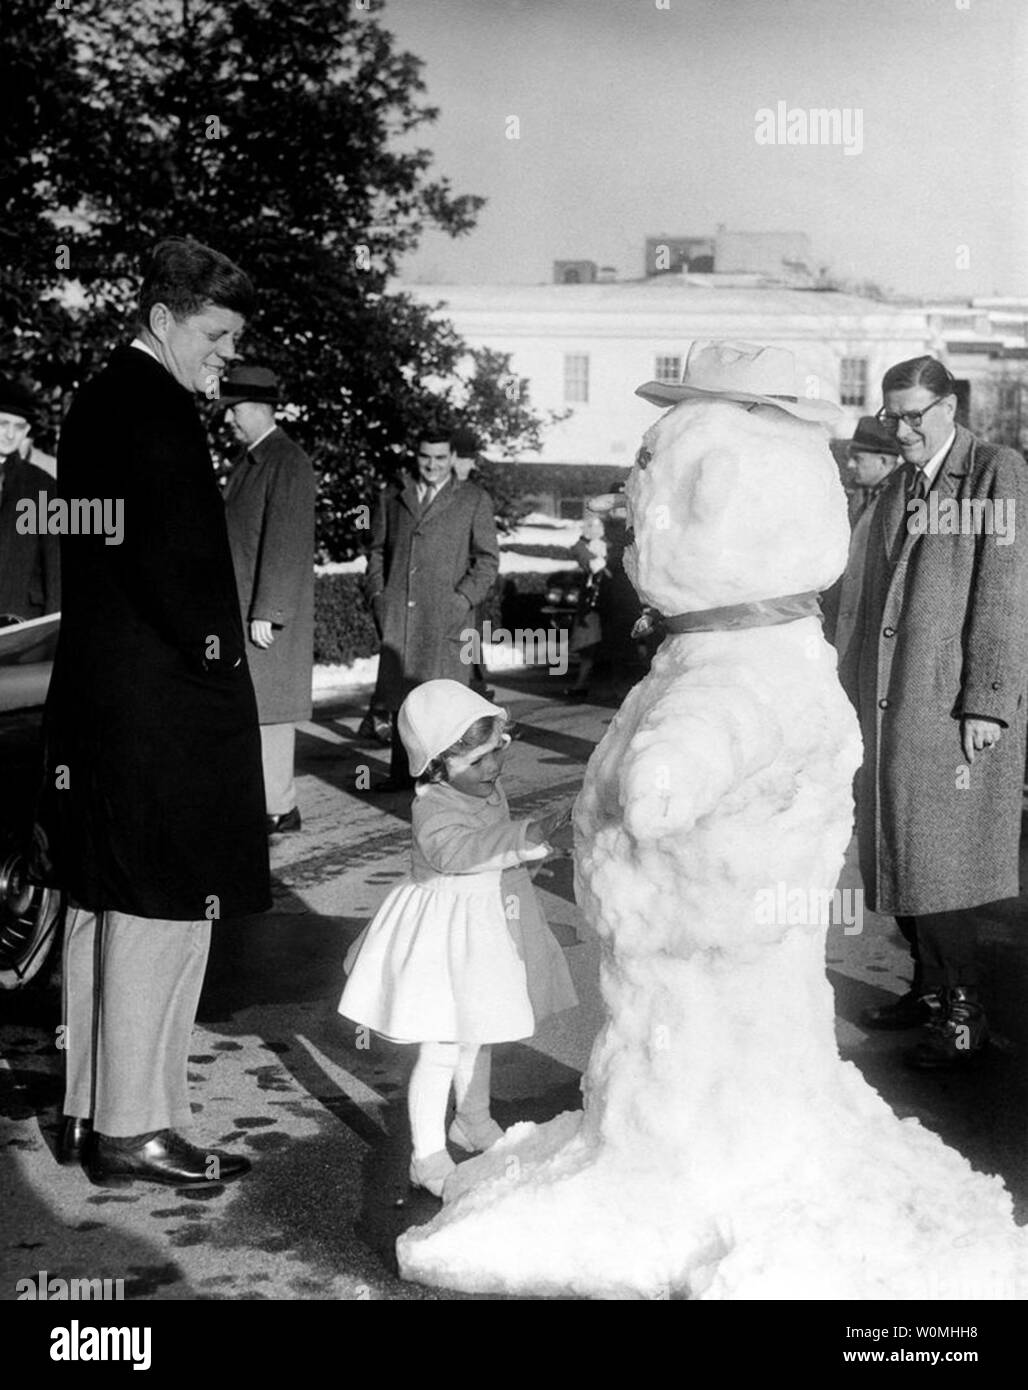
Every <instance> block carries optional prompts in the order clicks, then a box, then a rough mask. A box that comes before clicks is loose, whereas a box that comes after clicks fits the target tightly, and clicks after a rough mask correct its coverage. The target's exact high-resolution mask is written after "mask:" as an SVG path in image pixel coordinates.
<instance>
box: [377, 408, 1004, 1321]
mask: <svg viewBox="0 0 1028 1390" xmlns="http://www.w3.org/2000/svg"><path fill="white" fill-rule="evenodd" d="M646 442H647V445H648V446H649V447H650V453H651V457H650V459H649V461H648V463H647V464H646V465H645V467H642V468H638V467H637V469H636V470H635V472H634V473H633V475H632V478H631V480H630V482H629V486H628V497H629V503H630V507H631V513H632V521H633V524H634V528H635V537H636V540H635V545H634V546H633V548H632V549H631V550H630V551H629V552H628V555H627V565H628V568H629V573H630V575H631V577H632V580H633V583H634V584H635V586H636V588H637V590H638V591H639V593H640V596H641V597H642V598H643V599H644V600H645V601H647V602H650V603H653V604H655V605H656V606H658V607H659V608H660V609H661V610H662V611H664V612H665V613H681V612H688V613H692V614H696V613H701V612H704V611H708V610H713V609H721V608H724V607H725V606H729V605H746V604H749V603H752V602H754V601H757V600H761V599H770V598H775V597H778V596H781V595H785V594H795V593H799V592H801V591H804V590H814V589H822V588H825V587H827V585H828V584H829V583H830V582H831V581H832V580H833V579H834V578H835V577H836V575H837V574H838V572H839V571H840V570H841V569H842V567H843V565H844V563H845V558H846V546H847V536H848V527H847V524H846V516H845V503H844V499H843V496H842V492H841V488H840V487H839V484H838V480H837V477H836V474H835V469H834V465H833V464H832V461H831V457H830V455H829V453H828V450H827V447H826V445H825V444H824V442H823V438H822V437H821V435H820V432H819V431H818V430H817V429H816V428H815V427H812V426H807V425H801V424H799V422H796V421H793V420H791V419H790V418H789V417H787V416H785V415H783V413H782V412H780V411H777V410H767V411H761V412H757V413H754V414H752V415H750V414H746V413H744V412H742V411H740V410H739V409H738V408H736V407H733V406H730V405H726V404H720V403H718V404H691V403H690V404H688V405H683V406H680V407H678V408H677V409H676V410H674V411H672V412H670V413H669V414H668V415H666V416H664V417H663V419H662V420H661V421H660V422H659V423H658V425H657V426H655V427H654V429H653V430H651V431H650V433H649V435H648V436H647V441H646ZM783 470H787V471H783ZM733 508H734V509H735V513H736V514H735V516H734V517H733V515H732V510H733ZM761 534H762V536H763V541H762V543H761V542H760V540H759V536H760V535H761ZM859 761H860V740H859V734H858V732H857V724H856V718H855V715H854V713H853V711H852V709H851V708H850V705H849V703H848V701H847V700H846V698H845V696H844V695H843V693H842V690H841V688H840V686H839V683H838V680H837V678H836V674H835V656H834V652H833V651H832V649H831V648H829V647H828V645H827V643H826V642H825V641H824V639H823V637H822V635H821V630H820V623H819V621H818V619H817V618H815V617H805V618H801V619H798V620H795V621H789V622H785V623H781V624H776V625H768V626H753V627H742V628H738V629H732V630H715V631H700V632H690V633H685V634H682V635H679V636H672V637H669V638H668V639H666V640H665V642H664V644H663V645H662V646H661V649H660V650H659V652H658V653H657V655H656V657H655V659H654V662H653V666H652V669H651V671H650V674H649V675H648V676H647V678H646V679H645V680H644V681H643V682H642V683H641V684H640V685H639V686H637V687H636V688H635V690H633V691H632V693H631V694H630V696H629V697H628V699H627V700H626V701H625V703H624V705H623V707H622V708H621V710H620V711H619V712H618V714H617V716H616V717H615V719H614V720H613V721H612V723H611V726H610V728H609V730H608V732H607V734H606V736H605V738H604V739H603V741H602V743H601V744H600V746H599V747H598V748H597V749H596V751H595V753H594V754H593V757H592V758H591V759H590V762H589V766H588V768H587V771H586V777H585V783H584V786H583V789H582V794H581V797H580V798H579V802H578V805H577V808H576V817H575V825H576V843H577V849H576V880H577V882H576V886H577V892H578V898H579V902H580V905H581V907H582V908H583V910H584V912H585V914H586V916H587V918H588V920H589V921H590V922H591V924H592V925H593V927H594V928H595V930H596V931H597V932H598V934H599V935H600V937H601V940H602V942H603V956H602V964H601V987H602V992H603V998H604V1003H605V1006H606V1012H607V1021H606V1023H605V1025H604V1027H603V1029H602V1031H601V1033H600V1035H599V1037H598V1038H597V1040H596V1043H595V1045H594V1048H593V1052H592V1056H591V1058H590V1062H589V1067H588V1071H587V1074H586V1077H585V1080H584V1091H585V1109H584V1111H583V1112H582V1113H577V1112H576V1113H572V1114H567V1115H563V1116H560V1117H559V1118H558V1119H556V1120H554V1121H552V1122H551V1123H550V1124H548V1125H542V1126H536V1125H518V1126H515V1127H514V1128H513V1129H512V1130H511V1131H509V1132H508V1134H507V1135H506V1136H505V1138H504V1139H503V1140H502V1141H501V1143H500V1144H498V1145H497V1146H496V1147H495V1148H494V1149H493V1150H491V1151H490V1152H489V1153H487V1154H485V1155H483V1156H482V1157H480V1158H478V1159H476V1160H473V1161H471V1162H469V1163H467V1164H464V1165H462V1166H461V1168H460V1169H459V1170H458V1174H457V1175H456V1177H455V1178H454V1179H453V1180H451V1184H450V1186H449V1187H448V1189H447V1205H446V1206H445V1208H444V1210H443V1212H442V1213H441V1214H440V1216H439V1217H438V1218H437V1219H436V1220H435V1221H434V1222H432V1223H431V1224H430V1225H429V1226H427V1227H420V1228H417V1229H416V1230H413V1231H410V1232H408V1233H407V1234H405V1235H404V1236H403V1237H401V1239H400V1242H399V1245H398V1252H399V1258H400V1266H401V1270H402V1272H403V1273H404V1275H405V1276H406V1277H408V1278H414V1279H419V1280H422V1281H423V1282H429V1283H434V1284H439V1285H442V1286H446V1287H454V1288H462V1289H470V1290H492V1291H505V1292H523V1293H534V1294H545V1293H551V1294H570V1295H573V1296H574V1295H583V1294H585V1295H592V1296H598V1297H662V1296H664V1297H667V1296H672V1295H674V1296H694V1297H695V1296H700V1297H708V1298H760V1297H765V1298H831V1297H836V1298H881V1297H888V1298H906V1297H910V1298H920V1297H986V1298H995V1297H1023V1296H1024V1295H1025V1293H1026V1292H1028V1282H1026V1276H1028V1264H1026V1242H1025V1240H1024V1239H1023V1237H1022V1236H1021V1235H1020V1233H1018V1232H1017V1230H1016V1228H1015V1227H1014V1225H1013V1222H1012V1219H1011V1215H1010V1199H1009V1197H1008V1195H1007V1194H1006V1192H1005V1190H1004V1189H1003V1187H1002V1184H1001V1183H1000V1182H999V1181H998V1179H994V1178H986V1177H982V1176H980V1175H978V1174H976V1173H974V1172H973V1171H972V1169H971V1168H970V1166H969V1165H968V1164H967V1162H966V1161H965V1160H964V1159H963V1158H962V1157H961V1156H960V1155H959V1154H957V1153H955V1152H954V1151H952V1150H949V1149H947V1148H946V1147H945V1146H944V1145H943V1144H942V1143H941V1141H940V1140H938V1139H937V1138H936V1137H935V1136H934V1135H932V1134H930V1133H928V1132H927V1131H925V1130H924V1129H922V1128H921V1126H920V1125H919V1124H918V1123H917V1122H916V1121H914V1120H907V1121H900V1120H898V1119H896V1117H895V1116H894V1115H893V1114H892V1112H891V1110H890V1109H889V1108H888V1106H886V1105H885V1103H884V1102H883V1101H882V1100H881V1099H880V1097H879V1096H878V1095H877V1093H876V1092H874V1091H873V1090H872V1089H871V1088H870V1087H868V1086H867V1085H866V1083H865V1082H864V1081H863V1079H862V1078H861V1076H860V1074H859V1073H858V1072H857V1070H856V1069H855V1068H854V1067H853V1066H852V1065H851V1064H848V1063H843V1062H842V1061H841V1060H840V1059H839V1056H838V1051H837V1048H836V1044H835V1036H834V1011H833V999H832V993H831V989H830V986H829V984H828V981H827V978H826V976H825V967H824V941H825V934H826V931H827V929H828V921H827V913H826V911H825V907H826V904H827V901H828V897H829V895H830V894H831V893H832V890H833V889H834V888H835V885H836V881H837V879H838V876H839V872H840V869H841V867H842V862H843V858H844V854H845V849H846V845H847V842H848V840H849V837H850V833H851V824H852V803H851V797H850V788H851V784H852V778H853V774H854V772H855V770H856V768H857V765H858V763H859ZM804 904H807V905H808V909H807V910H806V911H804ZM841 929H842V928H841V926H839V927H835V928H833V930H841ZM955 1249H959V1251H960V1259H959V1261H955V1260H954V1258H953V1253H954V1250H955Z"/></svg>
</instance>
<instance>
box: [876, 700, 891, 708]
mask: <svg viewBox="0 0 1028 1390" xmlns="http://www.w3.org/2000/svg"><path fill="white" fill-rule="evenodd" d="M878 708H879V709H888V708H889V702H888V700H879V701H878Z"/></svg>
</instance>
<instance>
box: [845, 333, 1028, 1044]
mask: <svg viewBox="0 0 1028 1390" xmlns="http://www.w3.org/2000/svg"><path fill="white" fill-rule="evenodd" d="M882 395H883V399H884V406H883V408H882V410H881V411H879V413H878V416H877V419H878V421H879V423H880V424H881V425H882V426H883V427H884V428H885V429H886V430H888V431H889V432H890V433H891V434H892V435H894V437H895V439H896V442H897V443H898V445H899V449H900V453H901V455H902V458H903V462H904V465H905V466H901V467H899V468H897V470H896V471H895V473H894V474H893V475H892V476H891V477H890V478H889V480H888V482H887V483H886V485H885V487H884V489H883V491H882V494H881V497H880V499H879V502H878V505H877V508H876V513H875V516H874V519H873V521H872V524H871V534H870V537H869V542H868V552H867V564H866V569H865V576H864V585H863V590H862V594H861V601H860V607H859V610H858V613H857V620H856V628H855V636H854V640H853V641H852V643H851V644H850V647H849V650H848V652H847V655H846V658H845V660H844V662H843V665H842V668H841V670H840V675H841V677H842V680H843V684H844V685H845V687H846V689H847V691H848V692H849V694H850V697H851V698H852V699H853V701H854V704H855V705H856V707H857V711H858V714H859V715H860V722H861V731H862V733H863V737H864V763H863V767H862V769H861V773H860V777H859V780H858V794H857V834H858V839H859V845H860V864H861V872H862V874H863V878H864V889H865V893H866V895H867V902H868V906H869V907H871V908H872V909H873V910H874V911H876V912H881V913H891V914H892V915H894V916H895V918H896V921H897V924H898V925H899V928H900V931H901V932H902V934H903V936H904V938H905V940H906V941H907V943H908V945H909V946H910V951H911V956H912V958H913V965H914V978H913V982H912V985H911V988H910V990H909V991H908V992H907V994H905V995H904V996H903V997H902V998H901V999H899V1000H898V1001H896V1002H894V1003H892V1004H886V1005H884V1006H881V1007H878V1008H874V1009H870V1010H868V1011H867V1012H866V1013H865V1015H864V1020H863V1021H864V1023H865V1025H866V1026H867V1027H869V1028H883V1029H904V1028H914V1027H917V1026H919V1025H921V1026H923V1028H924V1031H923V1033H922V1037H921V1039H920V1041H919V1042H918V1043H917V1044H916V1045H915V1046H914V1047H912V1048H911V1049H910V1050H909V1051H908V1052H907V1053H906V1054H905V1058H906V1060H907V1062H908V1063H909V1064H910V1065H912V1066H914V1067H918V1068H922V1069H938V1068H946V1067H961V1066H967V1065H968V1063H970V1062H971V1061H973V1060H975V1059H978V1058H980V1057H981V1056H982V1054H983V1050H984V1049H985V1047H986V1044H987V1041H988V1026H987V1023H986V1018H985V1011H984V1008H983V1006H982V1001H981V997H980V994H979V970H978V951H977V934H978V919H979V916H980V909H981V907H982V906H983V904H985V903H991V902H994V901H996V900H998V899H1001V898H1010V897H1016V896H1017V893H1018V845H1019V840H1020V829H1021V792H1022V780H1023V770H1024V743H1025V700H1026V689H1028V534H1026V527H1028V469H1026V466H1025V462H1024V460H1023V459H1022V458H1021V457H1020V455H1019V454H1017V453H1015V452H1014V450H1013V449H1008V448H1003V447H999V446H995V445H991V444H986V443H984V442H983V441H982V440H980V439H978V438H976V437H975V436H974V435H973V434H972V433H971V432H970V431H969V430H967V429H965V428H964V427H963V426H961V425H959V424H957V423H956V419H955V417H956V408H957V398H956V383H955V382H954V380H953V378H952V377H951V376H950V374H949V372H948V371H947V370H946V368H945V367H944V366H943V365H942V363H940V362H938V361H936V360H935V358H933V357H918V358H914V359H912V360H910V361H908V362H900V363H898V364H897V365H896V366H894V367H891V368H890V369H889V371H888V372H886V374H885V376H884V378H883V380H882ZM933 490H934V491H935V492H936V493H937V494H938V501H939V511H938V512H937V513H936V515H941V513H942V510H943V509H942V503H943V502H944V501H946V500H947V499H952V501H953V502H954V503H956V504H957V505H956V507H953V506H950V507H947V508H946V509H945V510H946V511H947V512H948V513H951V512H953V511H957V513H958V514H959V516H960V517H961V521H960V524H959V527H957V528H955V529H951V528H950V527H949V526H946V527H943V526H942V525H938V526H936V527H935V529H934V530H933V529H932V526H931V525H929V526H927V527H926V526H925V525H924V518H925V516H926V515H931V509H930V508H928V507H926V505H925V502H926V501H927V499H928V497H929V494H930V493H931V492H932V491H933ZM922 499H924V500H922ZM986 502H988V503H989V505H988V506H985V505H984V504H985V503H986ZM971 503H974V504H976V505H974V506H971V505H969V504H971ZM966 504H968V505H966ZM1000 506H1002V507H1003V508H1004V512H1003V515H1004V516H1005V518H1007V519H1009V518H1010V517H1012V518H1013V522H1012V523H1010V522H1009V520H1008V522H1007V524H1005V525H1004V527H1003V528H1002V533H1001V532H1000V530H998V529H996V528H994V527H993V525H992V524H991V523H992V519H993V517H994V515H995V510H994V509H996V508H998V507H1000Z"/></svg>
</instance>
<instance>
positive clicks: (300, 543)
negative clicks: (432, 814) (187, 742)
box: [221, 364, 317, 835]
mask: <svg viewBox="0 0 1028 1390" xmlns="http://www.w3.org/2000/svg"><path fill="white" fill-rule="evenodd" d="M279 396H280V392H279V384H278V378H277V377H276V376H275V374H274V372H272V371H270V370H269V369H268V368H267V367H257V366H248V365H247V366H243V365H241V364H240V365H237V366H235V367H233V368H232V369H231V371H230V372H229V373H228V375H227V376H226V378H225V380H224V382H223V383H222V387H221V400H222V402H223V404H224V405H226V406H227V407H228V409H227V415H228V419H229V422H230V424H231V425H232V428H233V430H234V431H235V434H236V437H237V438H238V439H239V440H240V441H241V442H242V443H244V444H245V445H246V450H245V452H244V454H243V457H242V459H240V460H239V462H238V463H237V464H236V466H235V468H234V469H233V470H232V474H231V476H230V477H229V480H228V483H227V484H226V486H225V515H226V517H227V520H228V540H229V545H230V546H231V549H232V561H233V563H234V565H235V570H236V584H237V586H238V588H239V604H240V612H241V615H242V620H243V632H244V635H245V636H246V637H247V639H248V641H247V648H246V655H247V660H248V662H249V665H250V674H251V675H252V677H253V684H254V689H255V691H256V692H257V714H258V717H259V719H260V723H261V756H262V759H263V764H264V794H265V806H266V810H267V826H268V833H269V834H272V835H274V834H289V833H291V832H293V831H297V830H299V829H300V823H301V821H300V808H299V806H297V804H296V782H295V779H294V775H293V765H294V756H295V749H296V725H297V723H298V722H299V721H300V720H303V719H309V718H310V715H311V670H312V668H313V664H314V504H315V500H316V497H317V483H316V481H315V477H314V469H313V468H312V467H311V462H310V459H309V458H308V457H307V455H306V454H305V453H304V451H303V450H302V449H301V448H300V446H299V445H298V444H295V443H294V442H293V440H291V439H290V438H289V436H288V434H286V432H285V430H284V429H282V427H281V426H280V425H279V424H277V423H276V420H275V404H276V402H278V400H279Z"/></svg>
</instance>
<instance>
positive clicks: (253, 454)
mask: <svg viewBox="0 0 1028 1390" xmlns="http://www.w3.org/2000/svg"><path fill="white" fill-rule="evenodd" d="M281 433H282V426H281V425H273V426H272V428H271V429H270V430H268V432H267V434H266V435H264V436H263V437H262V438H261V439H258V441H257V443H256V444H247V446H246V454H245V456H246V458H248V459H249V460H250V462H251V463H260V460H261V455H262V454H263V453H264V452H265V450H266V449H267V446H268V445H269V444H270V443H271V442H272V440H273V439H274V438H275V436H276V435H279V434H281Z"/></svg>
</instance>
